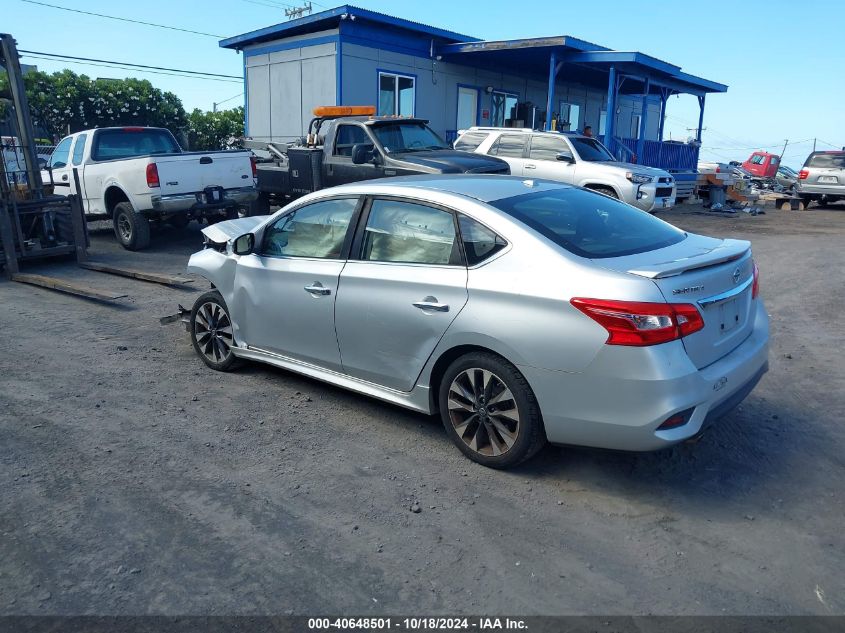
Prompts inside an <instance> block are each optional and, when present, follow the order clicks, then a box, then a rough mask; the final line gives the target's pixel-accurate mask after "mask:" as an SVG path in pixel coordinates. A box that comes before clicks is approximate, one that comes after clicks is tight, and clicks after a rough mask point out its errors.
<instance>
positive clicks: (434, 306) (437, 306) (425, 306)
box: [411, 297, 449, 312]
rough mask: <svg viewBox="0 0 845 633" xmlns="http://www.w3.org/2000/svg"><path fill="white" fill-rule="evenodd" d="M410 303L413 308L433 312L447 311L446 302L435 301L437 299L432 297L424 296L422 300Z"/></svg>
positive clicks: (447, 305)
mask: <svg viewBox="0 0 845 633" xmlns="http://www.w3.org/2000/svg"><path fill="white" fill-rule="evenodd" d="M411 305H412V306H414V307H415V308H419V309H420V310H431V311H433V312H448V311H449V304H448V303H437V299H435V298H434V297H426V298H425V299H423V300H422V301H415V302H414V303H412V304H411Z"/></svg>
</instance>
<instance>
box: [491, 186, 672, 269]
mask: <svg viewBox="0 0 845 633" xmlns="http://www.w3.org/2000/svg"><path fill="white" fill-rule="evenodd" d="M489 204H490V205H491V206H493V207H496V208H497V209H500V210H501V211H504V212H505V213H507V214H508V215H510V216H512V217H514V218H516V219H517V220H519V221H520V222H522V223H523V224H525V225H527V226H529V227H531V228H532V229H534V230H535V231H537V232H538V233H540V234H541V235H544V236H545V237H547V238H549V239H550V240H552V241H553V242H554V243H555V244H557V245H558V246H561V247H563V248H565V249H566V250H568V251H569V252H570V253H574V254H575V255H579V256H581V257H589V258H591V259H597V258H604V257H621V256H622V255H634V254H636V253H644V252H646V251H653V250H657V249H658V248H665V247H666V246H671V245H672V244H677V243H678V242H680V241H682V240H684V239H685V238H686V233H684V232H683V231H679V230H678V229H676V228H675V227H674V226H672V225H671V224H667V223H666V222H664V221H663V220H658V219H657V218H655V217H654V216H652V215H649V214H648V213H646V212H644V211H640V210H638V209H635V208H634V207H631V206H629V205H627V204H625V203H623V202H619V201H618V200H614V199H612V198H608V197H607V196H604V195H602V194H599V193H595V192H592V191H586V190H584V189H569V188H566V189H552V190H550V191H538V192H533V193H526V194H522V195H519V196H514V197H512V198H502V199H501V200H495V201H493V202H490V203H489Z"/></svg>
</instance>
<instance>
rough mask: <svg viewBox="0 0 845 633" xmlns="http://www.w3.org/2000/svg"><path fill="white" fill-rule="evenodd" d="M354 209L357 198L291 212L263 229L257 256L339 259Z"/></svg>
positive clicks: (330, 201) (319, 204)
mask: <svg viewBox="0 0 845 633" xmlns="http://www.w3.org/2000/svg"><path fill="white" fill-rule="evenodd" d="M357 206H358V199H357V198H340V199H337V200H323V201H322V202H315V203H314V204H309V205H307V206H304V207H302V208H300V209H297V210H296V211H291V212H290V213H287V214H285V215H283V216H282V217H280V218H279V219H277V220H276V221H275V222H274V223H273V224H271V225H270V226H268V227H267V230H266V231H265V232H264V242H263V244H262V247H261V254H262V255H267V256H270V257H315V258H318V259H339V258H340V253H341V250H342V249H343V241H344V240H345V239H346V233H347V230H348V229H349V223H350V222H351V221H352V216H353V214H354V213H355V207H357Z"/></svg>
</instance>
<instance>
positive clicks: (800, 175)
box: [798, 169, 810, 180]
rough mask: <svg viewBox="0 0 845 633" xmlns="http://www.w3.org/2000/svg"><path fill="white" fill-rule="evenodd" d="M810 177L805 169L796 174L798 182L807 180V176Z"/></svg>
mask: <svg viewBox="0 0 845 633" xmlns="http://www.w3.org/2000/svg"><path fill="white" fill-rule="evenodd" d="M809 175H810V172H809V171H807V170H806V169H802V170H801V171H799V172H798V180H807V176H809Z"/></svg>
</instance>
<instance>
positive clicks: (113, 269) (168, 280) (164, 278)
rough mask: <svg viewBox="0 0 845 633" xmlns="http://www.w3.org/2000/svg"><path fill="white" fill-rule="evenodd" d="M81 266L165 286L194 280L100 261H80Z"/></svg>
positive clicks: (188, 282)
mask: <svg viewBox="0 0 845 633" xmlns="http://www.w3.org/2000/svg"><path fill="white" fill-rule="evenodd" d="M79 266H80V267H81V268H87V269H88V270H96V271H98V272H101V273H108V274H110V275H120V276H121V277H130V278H132V279H140V280H141V281H151V282H153V283H156V284H164V285H165V286H177V285H180V284H190V283H193V282H194V280H193V279H190V278H188V277H178V276H176V275H159V274H157V273H149V272H146V271H144V270H137V269H135V268H118V267H117V266H107V265H106V264H101V263H99V262H92V261H87V262H80V263H79Z"/></svg>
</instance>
